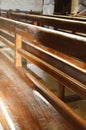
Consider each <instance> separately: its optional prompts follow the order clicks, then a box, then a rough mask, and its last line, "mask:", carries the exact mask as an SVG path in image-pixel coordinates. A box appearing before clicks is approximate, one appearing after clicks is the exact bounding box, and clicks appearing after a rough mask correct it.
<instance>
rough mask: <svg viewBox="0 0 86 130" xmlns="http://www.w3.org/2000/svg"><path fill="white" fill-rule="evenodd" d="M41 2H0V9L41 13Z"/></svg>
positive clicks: (21, 0)
mask: <svg viewBox="0 0 86 130" xmlns="http://www.w3.org/2000/svg"><path fill="white" fill-rule="evenodd" d="M42 1H43V0H0V8H1V9H5V10H9V9H12V10H16V9H20V10H23V11H31V10H32V11H42Z"/></svg>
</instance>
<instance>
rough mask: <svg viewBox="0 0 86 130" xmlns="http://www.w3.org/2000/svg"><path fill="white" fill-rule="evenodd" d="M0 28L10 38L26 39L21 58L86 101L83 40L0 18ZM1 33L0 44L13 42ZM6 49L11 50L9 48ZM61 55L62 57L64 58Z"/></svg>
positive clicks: (85, 48) (71, 35) (19, 51)
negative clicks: (45, 72) (18, 36)
mask: <svg viewBox="0 0 86 130" xmlns="http://www.w3.org/2000/svg"><path fill="white" fill-rule="evenodd" d="M0 27H1V29H2V30H3V31H5V32H6V31H8V32H9V33H11V34H14V36H15V35H16V34H18V35H20V36H21V37H22V39H23V38H25V39H27V42H28V43H27V45H26V44H25V46H26V48H24V49H25V51H27V52H25V51H24V50H21V49H18V53H20V54H22V56H23V57H24V58H26V57H28V60H30V62H33V63H34V64H36V65H37V66H39V67H40V68H42V69H43V70H44V71H47V72H48V73H49V74H51V75H52V76H54V77H55V78H56V79H57V80H58V81H59V82H60V83H61V84H63V85H65V86H67V87H70V88H71V89H72V90H73V91H75V92H77V93H78V94H79V95H80V96H81V97H83V98H84V99H86V69H85V68H86V63H84V62H86V58H85V56H86V51H85V50H86V44H85V40H86V38H85V37H80V36H76V35H73V34H67V33H63V32H60V31H54V30H49V29H44V28H40V27H37V26H34V25H30V24H25V23H22V22H18V21H14V20H9V19H6V18H0ZM3 31H2V32H1V35H3V37H0V40H1V41H2V42H5V44H7V45H8V44H9V45H10V43H9V41H8V42H7V40H11V42H14V41H16V39H15V37H10V36H9V35H8V34H6V33H5V34H3ZM4 37H5V38H4ZM69 43H70V44H69ZM14 44H15V42H14ZM10 47H12V48H13V46H10ZM81 50H82V52H81ZM23 52H24V53H23ZM59 52H60V53H59ZM27 53H28V56H27ZM61 53H65V54H66V56H64V54H61ZM73 58H74V59H73ZM26 59H27V58H26ZM78 59H79V60H80V61H81V62H79V61H78ZM75 61H77V62H75ZM83 61H84V62H83ZM59 70H61V71H59ZM62 71H63V72H64V73H63V72H62ZM66 74H67V75H66ZM72 77H73V78H72Z"/></svg>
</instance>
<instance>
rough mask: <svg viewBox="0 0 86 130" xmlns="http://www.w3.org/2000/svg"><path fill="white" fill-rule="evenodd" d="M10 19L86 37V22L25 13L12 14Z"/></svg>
mask: <svg viewBox="0 0 86 130" xmlns="http://www.w3.org/2000/svg"><path fill="white" fill-rule="evenodd" d="M8 17H10V18H12V19H14V20H18V21H22V22H27V23H30V22H32V23H33V24H35V25H39V26H44V25H47V26H52V27H54V29H55V30H61V31H66V32H70V33H76V34H79V35H81V34H83V33H84V35H86V22H85V21H83V20H82V21H80V20H79V19H73V20H72V19H67V18H60V17H59V16H58V17H52V16H43V15H33V14H25V13H15V12H10V14H9V16H8Z"/></svg>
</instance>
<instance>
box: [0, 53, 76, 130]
mask: <svg viewBox="0 0 86 130" xmlns="http://www.w3.org/2000/svg"><path fill="white" fill-rule="evenodd" d="M29 85H31V84H29ZM29 85H27V83H26V82H25V81H24V79H22V78H21V76H19V75H18V73H17V70H16V68H15V67H14V65H13V64H11V62H9V61H8V60H7V59H6V58H5V57H4V56H3V55H2V54H1V53H0V124H1V126H2V127H3V128H4V130H74V126H71V124H70V123H69V122H67V121H66V119H64V118H63V117H62V116H61V115H60V114H59V113H58V112H57V111H56V110H55V109H54V108H53V107H52V106H51V105H50V104H49V103H47V102H45V101H44V100H43V99H42V98H40V96H39V95H38V93H37V92H36V91H35V90H33V89H31V88H30V87H29Z"/></svg>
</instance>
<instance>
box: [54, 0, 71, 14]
mask: <svg viewBox="0 0 86 130" xmlns="http://www.w3.org/2000/svg"><path fill="white" fill-rule="evenodd" d="M70 10H71V0H55V14H70Z"/></svg>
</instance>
